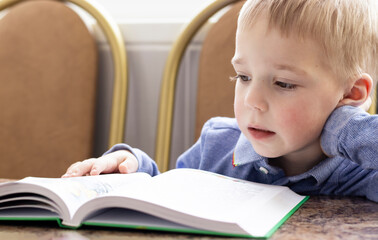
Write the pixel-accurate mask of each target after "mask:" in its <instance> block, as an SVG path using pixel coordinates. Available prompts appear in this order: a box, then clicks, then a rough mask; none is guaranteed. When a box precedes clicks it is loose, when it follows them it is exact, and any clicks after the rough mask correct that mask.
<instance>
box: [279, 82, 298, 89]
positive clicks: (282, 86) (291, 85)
mask: <svg viewBox="0 0 378 240" xmlns="http://www.w3.org/2000/svg"><path fill="white" fill-rule="evenodd" d="M275 84H276V85H277V86H279V87H280V88H284V89H288V90H292V89H295V88H296V85H294V84H291V83H285V82H279V81H277V82H275Z"/></svg>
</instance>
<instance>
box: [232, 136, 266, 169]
mask: <svg viewBox="0 0 378 240" xmlns="http://www.w3.org/2000/svg"><path fill="white" fill-rule="evenodd" d="M261 160H264V161H265V160H266V158H265V157H262V156H260V155H259V154H257V153H256V152H255V150H254V149H253V147H252V144H251V143H250V142H249V141H248V139H247V138H246V137H245V136H244V134H243V133H242V134H240V137H239V139H238V141H237V143H236V146H235V151H234V158H233V163H232V164H233V165H234V166H240V165H244V164H247V163H251V162H255V161H261Z"/></svg>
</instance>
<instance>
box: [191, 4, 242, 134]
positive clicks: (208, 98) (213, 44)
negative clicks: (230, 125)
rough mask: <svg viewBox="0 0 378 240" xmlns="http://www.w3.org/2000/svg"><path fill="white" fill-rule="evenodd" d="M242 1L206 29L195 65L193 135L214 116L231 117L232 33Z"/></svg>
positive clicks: (232, 100) (233, 47)
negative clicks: (197, 62)
mask: <svg viewBox="0 0 378 240" xmlns="http://www.w3.org/2000/svg"><path fill="white" fill-rule="evenodd" d="M243 3H244V1H241V2H237V3H236V4H234V5H232V7H231V9H230V10H229V11H227V12H226V13H225V14H224V15H223V16H222V17H221V18H220V19H219V20H218V21H217V22H216V23H215V24H214V25H213V26H212V27H211V29H210V30H209V32H208V33H207V35H206V38H205V40H204V42H203V45H202V51H201V56H200V63H199V70H198V71H199V73H198V87H197V88H198V90H197V111H196V133H195V136H196V138H198V137H199V136H200V133H201V129H202V127H203V124H204V123H205V122H206V121H207V120H208V119H210V118H211V117H215V116H226V117H233V116H234V110H233V109H234V108H233V102H234V86H235V83H234V82H232V81H230V77H231V76H234V75H235V71H234V69H233V67H232V65H231V59H232V57H233V55H234V51H235V33H236V23H237V18H238V13H239V11H240V8H241V7H242V5H243Z"/></svg>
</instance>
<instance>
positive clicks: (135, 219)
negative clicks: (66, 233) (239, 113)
mask: <svg viewBox="0 0 378 240" xmlns="http://www.w3.org/2000/svg"><path fill="white" fill-rule="evenodd" d="M307 198H308V197H305V196H300V195H298V194H296V193H294V192H293V191H291V190H290V189H289V188H287V187H282V186H272V185H265V184H259V183H253V182H248V181H244V180H239V179H235V178H230V177H226V176H223V175H219V174H216V173H211V172H206V171H201V170H195V169H174V170H170V171H168V172H165V173H163V174H160V175H158V176H155V177H151V176H149V175H148V174H145V173H133V174H108V175H100V176H87V177H76V178H34V177H27V178H24V179H22V180H19V181H15V182H9V183H3V184H0V220H7V221H8V220H22V221H25V220H54V221H58V223H59V225H60V226H62V227H70V228H77V227H80V226H81V225H92V226H93V225H94V226H109V227H124V228H135V229H150V230H162V231H176V232H187V233H200V234H215V235H225V236H237V237H270V236H271V235H272V234H273V233H274V231H275V230H277V228H278V227H279V226H280V225H281V224H283V222H284V221H285V220H286V219H287V218H288V217H289V216H290V215H291V214H293V213H294V211H295V210H296V209H298V208H299V207H300V205H301V204H303V203H304V202H305V201H306V200H307ZM0 223H1V222H0Z"/></svg>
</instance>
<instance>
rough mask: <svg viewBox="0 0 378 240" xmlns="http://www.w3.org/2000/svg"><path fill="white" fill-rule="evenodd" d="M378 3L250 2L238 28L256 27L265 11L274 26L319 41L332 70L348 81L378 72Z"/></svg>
mask: <svg viewBox="0 0 378 240" xmlns="http://www.w3.org/2000/svg"><path fill="white" fill-rule="evenodd" d="M377 2H378V0H248V1H247V2H246V3H245V4H244V6H243V8H242V9H241V11H240V15H239V20H238V29H241V30H242V29H244V28H246V27H250V26H251V25H253V24H254V22H255V19H256V18H257V17H258V16H259V15H260V14H261V13H262V12H263V13H264V14H265V13H266V14H267V16H268V18H269V24H270V27H276V28H278V29H279V30H280V31H281V33H282V34H284V35H286V36H287V35H289V34H297V35H298V36H300V37H303V38H306V37H311V38H313V39H315V40H316V41H318V42H319V43H320V44H321V46H322V47H323V49H324V52H325V54H326V56H327V57H328V59H329V64H330V67H331V68H332V70H333V71H334V72H335V73H336V74H337V76H338V77H339V78H340V79H343V80H347V79H351V78H352V77H354V76H356V74H357V75H360V74H361V73H368V74H369V75H371V76H372V78H373V80H374V82H376V81H377V77H378V76H377V71H378V67H377V64H378V56H377V51H378V49H377V48H378V37H377V34H378V3H377Z"/></svg>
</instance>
